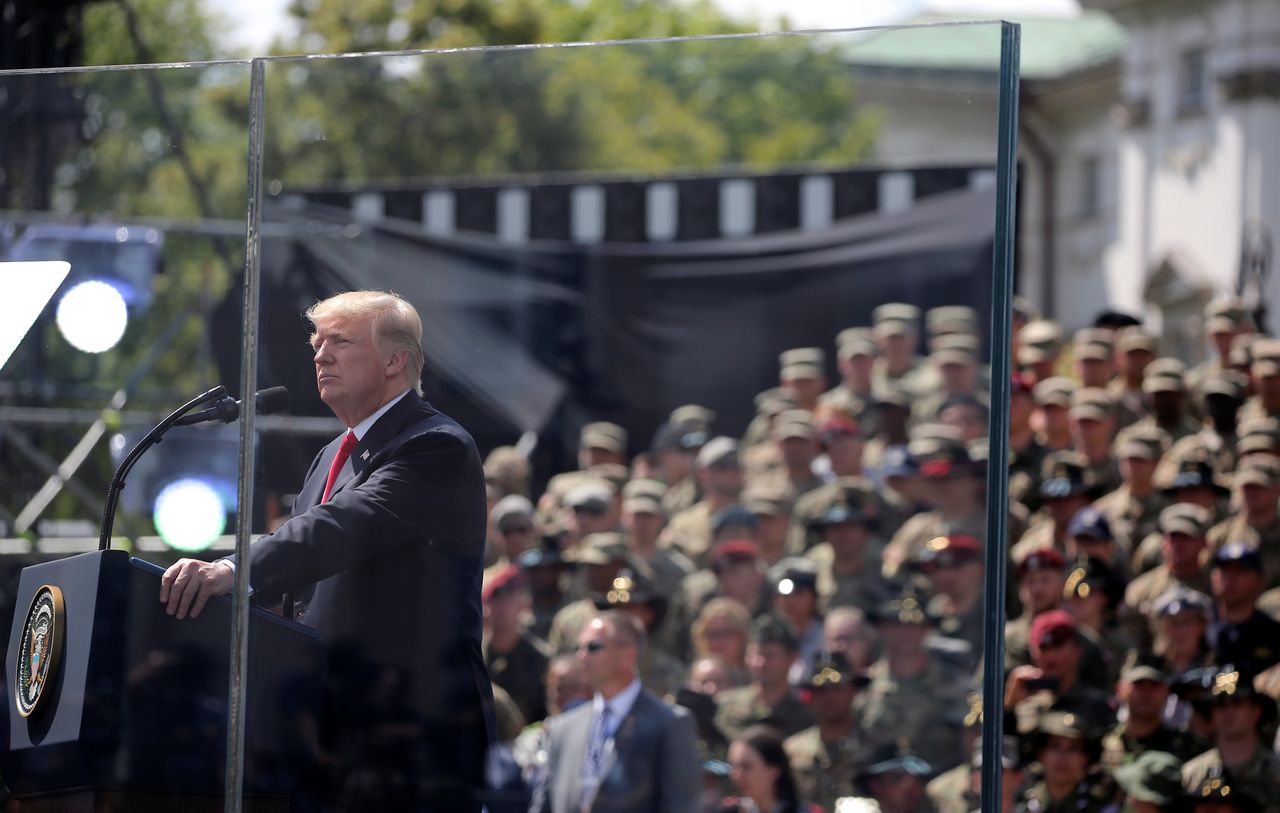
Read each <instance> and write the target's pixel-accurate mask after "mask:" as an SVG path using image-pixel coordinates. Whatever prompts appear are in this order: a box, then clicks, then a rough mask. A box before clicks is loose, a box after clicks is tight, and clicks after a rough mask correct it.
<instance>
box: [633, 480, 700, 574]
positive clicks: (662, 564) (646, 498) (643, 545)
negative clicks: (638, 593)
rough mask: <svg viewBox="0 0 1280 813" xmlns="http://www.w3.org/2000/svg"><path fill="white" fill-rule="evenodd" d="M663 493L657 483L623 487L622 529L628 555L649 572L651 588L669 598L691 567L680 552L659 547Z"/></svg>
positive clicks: (663, 519) (641, 482)
mask: <svg viewBox="0 0 1280 813" xmlns="http://www.w3.org/2000/svg"><path fill="white" fill-rule="evenodd" d="M665 493H666V488H665V486H663V484H662V483H660V482H658V481H657V480H632V481H631V482H629V483H627V484H626V485H625V486H623V488H622V530H623V531H624V532H625V533H626V535H627V547H628V548H630V550H631V555H632V556H634V557H635V558H636V559H637V560H638V561H640V562H643V563H644V564H645V565H647V566H648V568H649V569H650V570H651V571H652V572H653V585H652V586H653V589H654V590H656V591H658V592H659V593H660V594H662V596H663V597H664V598H666V599H670V598H671V596H672V595H673V594H674V593H675V591H676V588H677V587H678V586H679V585H680V582H682V581H684V578H685V577H686V576H688V575H689V574H690V573H692V572H694V566H693V562H691V561H689V558H688V557H687V556H685V555H684V554H682V553H681V552H680V551H678V550H676V549H675V548H671V547H663V546H662V545H661V544H660V542H661V536H662V529H663V527H664V526H665V525H666V522H667V513H666V508H665V507H664V506H663V503H662V498H663V496H664V495H665Z"/></svg>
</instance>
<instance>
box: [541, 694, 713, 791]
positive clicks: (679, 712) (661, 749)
mask: <svg viewBox="0 0 1280 813" xmlns="http://www.w3.org/2000/svg"><path fill="white" fill-rule="evenodd" d="M594 717H595V709H594V707H593V705H592V704H591V703H589V702H588V703H583V704H582V705H580V706H578V707H576V708H574V709H572V710H570V711H567V712H565V713H564V714H561V715H559V716H557V717H553V718H552V719H551V720H549V721H548V722H547V734H548V743H547V769H546V771H545V772H544V774H543V777H542V781H540V782H539V783H538V787H537V788H536V789H535V791H534V796H533V802H532V804H531V805H530V806H529V811H530V813H580V812H581V810H582V803H583V799H582V763H583V761H584V760H585V759H586V755H587V745H588V740H589V739H590V736H591V723H592V720H593V719H594ZM701 793H702V760H701V758H700V757H699V756H698V746H697V741H696V735H695V734H694V725H693V717H692V716H690V714H689V712H688V710H686V709H684V708H682V707H680V706H668V705H667V704H666V703H663V702H662V700H660V699H659V698H658V697H657V695H655V694H653V693H652V692H650V691H648V690H641V692H640V694H639V696H637V697H636V702H635V705H633V706H632V707H631V711H630V712H628V713H627V716H626V717H624V718H623V719H622V722H621V723H619V725H618V730H617V731H616V732H615V733H614V735H613V747H612V748H610V749H609V750H607V751H606V752H605V754H604V761H603V763H602V765H601V780H600V789H599V791H598V792H597V793H596V795H595V798H594V799H592V800H591V807H590V810H591V811H592V813H697V812H698V811H699V810H701V809H702V797H701Z"/></svg>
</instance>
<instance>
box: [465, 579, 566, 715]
mask: <svg viewBox="0 0 1280 813" xmlns="http://www.w3.org/2000/svg"><path fill="white" fill-rule="evenodd" d="M480 599H481V602H482V604H483V606H484V637H483V638H482V639H481V641H480V651H481V654H482V655H483V656H484V662H485V666H487V667H488V668H489V677H490V678H492V680H493V682H494V683H495V684H496V685H498V686H501V687H502V688H503V689H505V690H506V691H507V694H508V695H510V697H511V699H512V701H513V702H514V703H515V704H516V705H517V707H518V708H519V709H520V713H521V715H522V716H523V717H524V719H525V720H529V721H534V720H541V719H542V718H543V717H545V716H546V714H547V709H546V705H545V700H546V695H545V693H544V691H543V686H542V674H543V672H545V671H546V669H547V662H548V661H549V660H550V659H551V652H550V650H548V649H547V646H546V644H544V643H542V641H540V640H538V638H537V637H536V636H535V635H533V633H531V632H529V630H528V628H527V626H526V624H525V621H524V618H523V616H524V614H525V611H526V610H527V608H528V606H529V583H528V580H527V578H526V577H525V574H524V571H522V570H521V569H520V567H519V566H517V565H514V564H510V565H507V566H506V567H505V568H503V569H502V570H501V571H499V572H497V573H495V574H494V575H493V576H492V577H491V578H488V579H486V580H485V583H484V586H483V588H482V589H481V591H480Z"/></svg>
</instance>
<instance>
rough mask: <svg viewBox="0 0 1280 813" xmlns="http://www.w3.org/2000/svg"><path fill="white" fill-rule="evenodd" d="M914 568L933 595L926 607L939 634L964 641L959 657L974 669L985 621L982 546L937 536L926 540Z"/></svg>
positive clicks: (968, 540) (974, 541) (962, 538)
mask: <svg viewBox="0 0 1280 813" xmlns="http://www.w3.org/2000/svg"><path fill="white" fill-rule="evenodd" d="M913 569H914V570H915V571H916V572H917V573H919V574H920V575H921V576H923V577H924V579H925V580H926V581H927V583H928V585H929V591H930V593H932V594H933V600H932V601H930V603H929V609H930V611H931V612H932V613H933V614H934V615H935V616H937V618H938V635H940V636H942V637H944V638H950V639H952V640H955V641H960V642H963V643H965V644H966V645H967V646H968V650H967V652H964V653H963V654H961V655H960V656H959V660H960V662H961V663H962V664H963V665H964V667H965V668H966V669H967V670H969V671H974V670H976V669H977V668H978V666H979V665H980V664H981V663H982V636H983V625H984V621H985V615H984V614H983V592H982V585H983V566H982V546H981V545H980V544H979V543H978V540H977V539H974V538H973V537H972V536H966V535H964V534H951V535H950V536H940V537H937V538H936V539H932V540H930V541H929V544H927V545H926V546H925V548H924V550H923V551H921V552H920V554H919V555H918V556H917V557H916V561H915V562H914V563H913Z"/></svg>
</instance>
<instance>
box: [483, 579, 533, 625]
mask: <svg viewBox="0 0 1280 813" xmlns="http://www.w3.org/2000/svg"><path fill="white" fill-rule="evenodd" d="M529 604H530V598H529V589H528V588H526V587H513V588H509V589H506V590H503V591H501V592H499V593H498V594H497V595H494V596H492V597H490V599H489V601H488V602H487V603H486V604H485V607H484V617H485V623H486V625H487V626H488V627H489V628H490V629H493V630H502V631H507V630H513V629H517V628H518V627H519V626H520V619H521V616H523V615H524V611H525V610H527V609H528V608H529Z"/></svg>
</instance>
